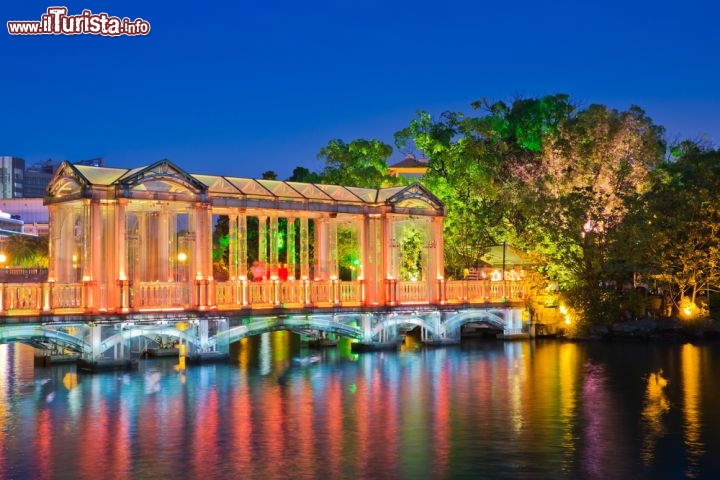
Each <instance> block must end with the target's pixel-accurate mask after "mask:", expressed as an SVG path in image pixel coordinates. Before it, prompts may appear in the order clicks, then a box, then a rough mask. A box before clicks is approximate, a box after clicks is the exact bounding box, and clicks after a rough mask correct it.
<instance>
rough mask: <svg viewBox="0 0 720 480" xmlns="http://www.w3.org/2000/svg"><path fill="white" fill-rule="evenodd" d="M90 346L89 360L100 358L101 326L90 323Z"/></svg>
mask: <svg viewBox="0 0 720 480" xmlns="http://www.w3.org/2000/svg"><path fill="white" fill-rule="evenodd" d="M88 343H90V347H91V348H92V357H91V360H98V359H99V358H102V353H103V352H102V351H101V344H102V326H100V325H95V324H90V342H88Z"/></svg>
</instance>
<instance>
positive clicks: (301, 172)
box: [288, 167, 321, 183]
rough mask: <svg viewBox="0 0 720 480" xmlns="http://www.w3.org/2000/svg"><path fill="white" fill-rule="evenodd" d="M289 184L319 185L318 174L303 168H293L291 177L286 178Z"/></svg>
mask: <svg viewBox="0 0 720 480" xmlns="http://www.w3.org/2000/svg"><path fill="white" fill-rule="evenodd" d="M288 181H290V182H303V183H320V181H321V178H320V174H318V173H315V172H311V171H310V170H308V169H307V168H305V167H295V169H294V170H293V173H292V175H291V176H290V178H288Z"/></svg>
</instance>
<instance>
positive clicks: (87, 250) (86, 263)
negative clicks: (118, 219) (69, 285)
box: [81, 199, 92, 281]
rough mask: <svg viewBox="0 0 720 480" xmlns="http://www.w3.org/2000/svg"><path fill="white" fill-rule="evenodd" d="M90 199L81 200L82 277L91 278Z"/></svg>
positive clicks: (84, 278)
mask: <svg viewBox="0 0 720 480" xmlns="http://www.w3.org/2000/svg"><path fill="white" fill-rule="evenodd" d="M90 202H91V200H90V199H85V200H83V208H82V220H81V223H82V225H81V228H82V259H81V262H82V279H83V281H85V280H91V279H92V229H91V217H92V215H91V211H90V210H91V207H90Z"/></svg>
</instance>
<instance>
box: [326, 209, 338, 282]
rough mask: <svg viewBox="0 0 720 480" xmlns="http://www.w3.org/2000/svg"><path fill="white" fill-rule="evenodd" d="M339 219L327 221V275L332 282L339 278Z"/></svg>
mask: <svg viewBox="0 0 720 480" xmlns="http://www.w3.org/2000/svg"><path fill="white" fill-rule="evenodd" d="M337 224H338V222H337V218H328V220H327V249H328V251H327V275H328V278H330V279H331V280H337V279H338V278H339V273H340V271H339V268H338V244H337Z"/></svg>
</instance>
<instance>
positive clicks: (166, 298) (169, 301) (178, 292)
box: [132, 282, 190, 308]
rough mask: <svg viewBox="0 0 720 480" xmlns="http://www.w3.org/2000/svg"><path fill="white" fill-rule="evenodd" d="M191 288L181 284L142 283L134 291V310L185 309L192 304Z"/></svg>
mask: <svg viewBox="0 0 720 480" xmlns="http://www.w3.org/2000/svg"><path fill="white" fill-rule="evenodd" d="M189 293H190V291H189V286H188V285H187V284H185V283H181V282H140V283H139V285H138V286H137V291H135V289H133V295H132V299H133V300H132V307H133V308H170V307H185V306H188V305H189V304H190V295H189Z"/></svg>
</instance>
